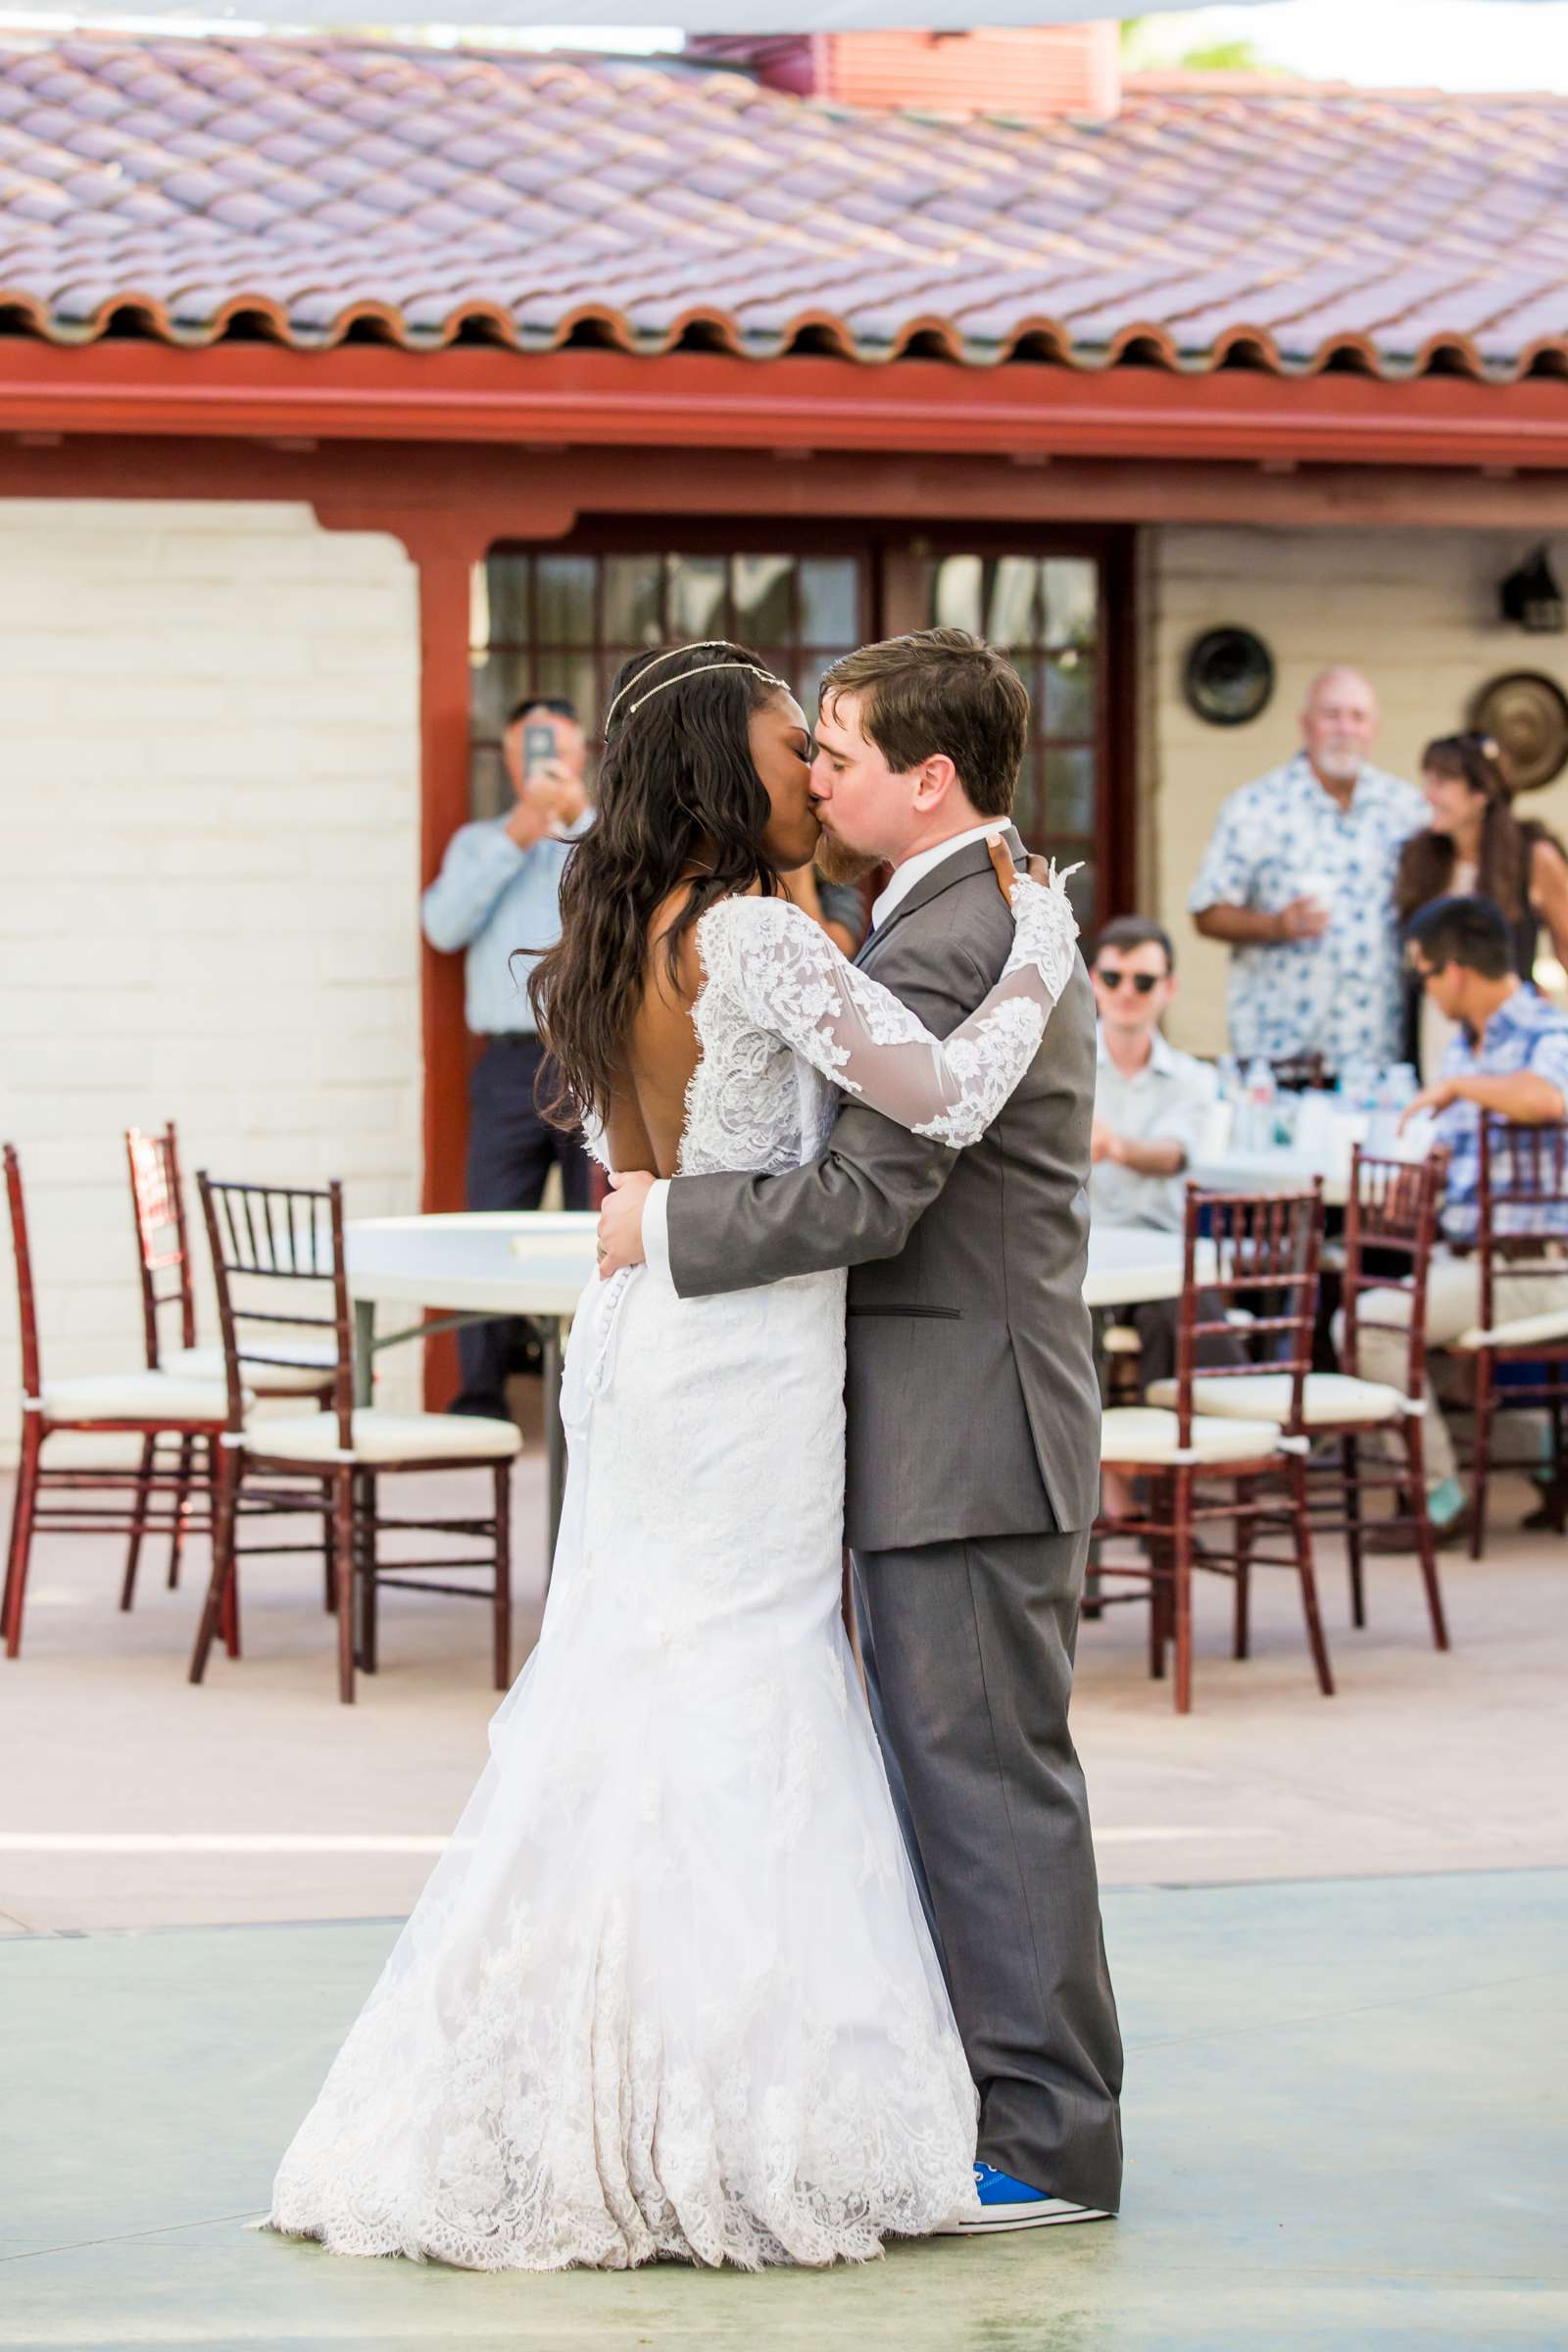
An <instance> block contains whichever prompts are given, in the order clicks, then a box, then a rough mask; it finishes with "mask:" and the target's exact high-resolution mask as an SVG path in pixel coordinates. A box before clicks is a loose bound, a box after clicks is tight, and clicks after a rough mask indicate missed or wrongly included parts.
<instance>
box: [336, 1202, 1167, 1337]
mask: <svg viewBox="0 0 1568 2352" xmlns="http://www.w3.org/2000/svg"><path fill="white" fill-rule="evenodd" d="M597 1222H598V1220H597V1218H596V1217H595V1216H594V1215H593V1213H592V1212H591V1211H586V1210H578V1211H573V1210H564V1211H561V1212H559V1213H557V1214H555V1215H550V1214H548V1213H538V1212H535V1213H531V1214H530V1213H528V1212H526V1211H516V1210H500V1211H496V1212H494V1213H491V1214H477V1213H469V1214H462V1215H455V1216H430V1217H358V1218H356V1219H354V1221H353V1222H352V1223H351V1224H350V1225H349V1227H348V1233H347V1241H348V1259H349V1287H350V1289H351V1290H352V1291H353V1294H354V1297H355V1298H356V1299H360V1300H363V1301H365V1302H367V1303H369V1304H374V1305H377V1306H380V1305H388V1306H390V1305H403V1306H409V1307H433V1308H441V1309H443V1310H444V1311H446V1312H447V1313H449V1314H461V1313H465V1312H483V1311H484V1310H485V1309H487V1308H488V1309H490V1310H491V1311H493V1312H494V1313H496V1314H509V1315H569V1314H571V1313H572V1311H573V1310H574V1308H575V1307H576V1304H577V1300H578V1299H579V1298H580V1297H581V1295H582V1290H583V1286H584V1284H585V1283H586V1282H587V1281H588V1280H589V1279H590V1277H591V1276H592V1274H593V1271H594V1229H595V1226H596V1224H597ZM1200 1271H1201V1269H1200ZM1181 1283H1182V1242H1181V1236H1180V1234H1175V1233H1145V1232H1143V1231H1138V1230H1133V1229H1129V1228H1127V1227H1121V1226H1100V1227H1096V1228H1095V1229H1094V1230H1093V1231H1092V1232H1091V1234H1090V1236H1089V1272H1088V1275H1087V1277H1086V1279H1085V1282H1084V1298H1085V1299H1086V1301H1087V1302H1088V1304H1089V1305H1090V1306H1095V1307H1104V1306H1134V1305H1138V1304H1140V1303H1142V1302H1144V1301H1146V1300H1149V1299H1174V1298H1176V1297H1177V1295H1178V1293H1179V1292H1180V1290H1181Z"/></svg>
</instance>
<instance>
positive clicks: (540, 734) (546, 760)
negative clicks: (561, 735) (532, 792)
mask: <svg viewBox="0 0 1568 2352" xmlns="http://www.w3.org/2000/svg"><path fill="white" fill-rule="evenodd" d="M555 756H556V730H555V728H554V727H545V726H532V727H524V728H523V730H522V772H523V774H524V776H531V775H534V774H535V773H536V772H537V771H538V770H539V769H540V768H541V767H548V766H549V764H550V762H551V760H553V759H554V758H555Z"/></svg>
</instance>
